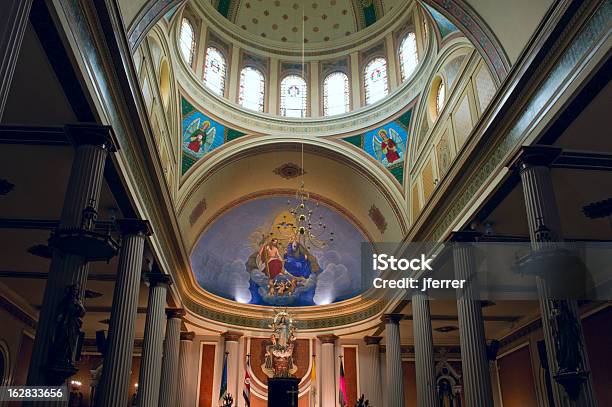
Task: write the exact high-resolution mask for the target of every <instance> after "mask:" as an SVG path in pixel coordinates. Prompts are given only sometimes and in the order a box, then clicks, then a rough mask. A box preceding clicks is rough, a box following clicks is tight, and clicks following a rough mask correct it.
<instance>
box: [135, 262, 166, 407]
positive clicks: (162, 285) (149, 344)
mask: <svg viewBox="0 0 612 407" xmlns="http://www.w3.org/2000/svg"><path fill="white" fill-rule="evenodd" d="M145 278H146V279H147V281H148V283H149V301H148V304H147V319H146V320H145V332H144V340H143V344H142V359H141V361H140V374H139V378H138V406H139V407H158V404H159V385H160V378H161V365H162V352H163V341H164V322H165V318H164V310H165V308H166V292H167V290H168V286H169V285H170V284H171V279H170V276H169V275H167V274H163V273H160V272H154V273H148V274H147V275H146V276H145Z"/></svg>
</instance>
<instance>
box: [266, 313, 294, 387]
mask: <svg viewBox="0 0 612 407" xmlns="http://www.w3.org/2000/svg"><path fill="white" fill-rule="evenodd" d="M270 328H271V329H272V335H271V336H270V340H271V341H272V344H271V345H268V346H266V354H265V361H264V364H263V365H262V366H261V369H262V370H263V372H264V373H265V374H266V375H267V376H268V377H270V378H272V377H293V375H294V374H295V372H296V371H297V366H296V365H295V364H294V363H293V349H294V344H295V326H294V324H293V319H292V317H291V315H289V313H288V312H287V311H286V310H285V311H278V312H277V313H276V315H275V316H274V320H273V321H272V324H270Z"/></svg>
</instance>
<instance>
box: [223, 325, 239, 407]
mask: <svg viewBox="0 0 612 407" xmlns="http://www.w3.org/2000/svg"><path fill="white" fill-rule="evenodd" d="M241 336H242V334H241V333H240V332H231V331H228V332H225V333H224V334H223V339H224V341H225V352H226V353H227V392H228V393H230V394H231V395H232V397H233V398H234V400H235V401H236V403H238V400H240V398H241V397H242V394H238V370H239V366H238V364H239V363H240V360H239V358H238V353H239V352H238V342H239V341H240V337H241ZM239 396H240V397H239Z"/></svg>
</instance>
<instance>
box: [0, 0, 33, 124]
mask: <svg viewBox="0 0 612 407" xmlns="http://www.w3.org/2000/svg"><path fill="white" fill-rule="evenodd" d="M31 8H32V0H4V1H3V2H2V13H0V27H2V29H1V31H0V119H2V114H3V113H4V107H5V105H6V100H7V99H8V95H9V91H10V90H11V83H12V79H13V73H14V72H15V67H16V66H17V59H18V57H19V51H20V50H21V43H22V41H23V34H24V33H25V30H26V27H27V25H28V17H29V15H30V9H31Z"/></svg>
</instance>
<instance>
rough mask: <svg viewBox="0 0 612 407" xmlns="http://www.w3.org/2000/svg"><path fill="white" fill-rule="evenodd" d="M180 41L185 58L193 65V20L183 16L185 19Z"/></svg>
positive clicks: (182, 22)
mask: <svg viewBox="0 0 612 407" xmlns="http://www.w3.org/2000/svg"><path fill="white" fill-rule="evenodd" d="M179 42H180V46H181V47H180V48H181V54H182V55H183V59H184V60H185V62H186V63H187V64H188V65H191V63H192V62H193V54H194V52H195V32H194V31H193V26H192V25H191V22H190V21H189V20H188V19H186V18H183V21H181V32H180V35H179Z"/></svg>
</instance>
